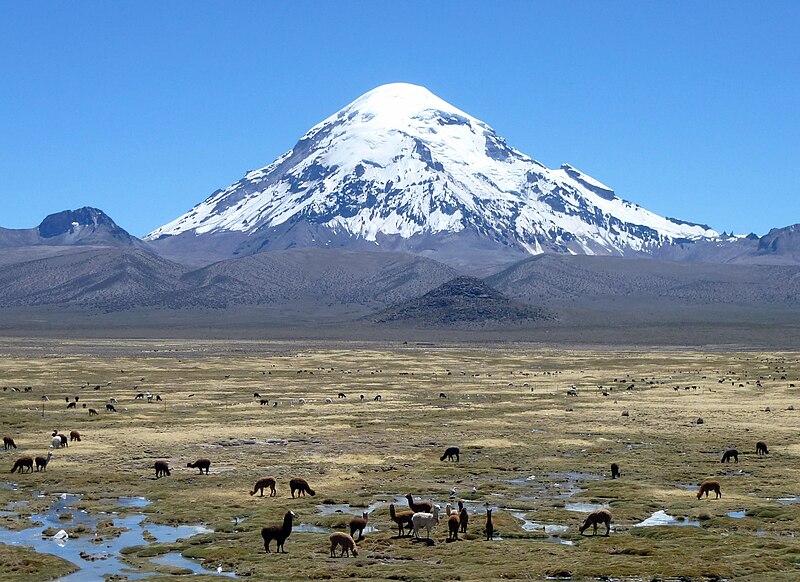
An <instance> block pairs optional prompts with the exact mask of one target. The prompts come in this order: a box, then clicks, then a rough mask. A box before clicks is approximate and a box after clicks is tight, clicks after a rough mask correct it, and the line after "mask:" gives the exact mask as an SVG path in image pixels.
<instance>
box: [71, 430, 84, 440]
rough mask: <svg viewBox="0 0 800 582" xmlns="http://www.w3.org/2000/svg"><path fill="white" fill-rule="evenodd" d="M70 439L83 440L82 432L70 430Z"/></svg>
mask: <svg viewBox="0 0 800 582" xmlns="http://www.w3.org/2000/svg"><path fill="white" fill-rule="evenodd" d="M69 440H70V442H72V441H78V442H81V433H79V432H78V431H77V430H73V431H70V433H69Z"/></svg>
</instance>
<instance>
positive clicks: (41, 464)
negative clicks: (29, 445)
mask: <svg viewBox="0 0 800 582" xmlns="http://www.w3.org/2000/svg"><path fill="white" fill-rule="evenodd" d="M52 458H53V451H48V452H47V457H36V458H35V459H34V461H36V470H37V471H47V465H49V464H50V459H52Z"/></svg>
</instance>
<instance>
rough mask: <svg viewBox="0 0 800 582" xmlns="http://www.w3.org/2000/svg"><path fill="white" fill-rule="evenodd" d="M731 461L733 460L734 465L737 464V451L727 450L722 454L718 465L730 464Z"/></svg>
mask: <svg viewBox="0 0 800 582" xmlns="http://www.w3.org/2000/svg"><path fill="white" fill-rule="evenodd" d="M731 459H733V462H734V463H738V462H739V451H737V450H736V449H728V450H727V451H725V452H724V453H722V460H721V461H720V463H730V461H731Z"/></svg>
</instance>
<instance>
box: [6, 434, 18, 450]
mask: <svg viewBox="0 0 800 582" xmlns="http://www.w3.org/2000/svg"><path fill="white" fill-rule="evenodd" d="M3 448H4V449H5V450H9V449H16V448H17V443H15V442H14V439H12V438H11V437H10V436H4V437H3Z"/></svg>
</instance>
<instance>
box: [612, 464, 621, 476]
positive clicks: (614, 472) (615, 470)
mask: <svg viewBox="0 0 800 582" xmlns="http://www.w3.org/2000/svg"><path fill="white" fill-rule="evenodd" d="M619 476H620V474H619V465H617V464H616V463H611V478H612V479H619Z"/></svg>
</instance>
